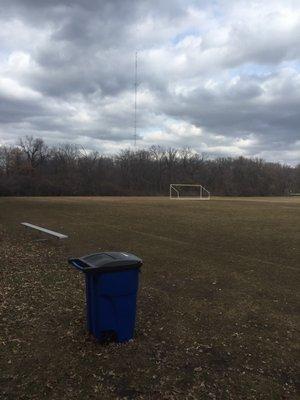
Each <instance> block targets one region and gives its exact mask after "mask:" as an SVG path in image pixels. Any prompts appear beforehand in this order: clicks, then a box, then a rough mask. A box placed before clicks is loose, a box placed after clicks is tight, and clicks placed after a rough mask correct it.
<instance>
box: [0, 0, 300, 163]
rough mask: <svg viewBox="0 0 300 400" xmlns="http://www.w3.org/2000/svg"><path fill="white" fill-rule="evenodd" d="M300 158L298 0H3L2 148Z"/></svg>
mask: <svg viewBox="0 0 300 400" xmlns="http://www.w3.org/2000/svg"><path fill="white" fill-rule="evenodd" d="M135 51H138V102H137V103H138V104H137V105H138V112H137V131H138V135H139V140H138V146H139V147H146V146H149V145H152V144H156V145H163V146H172V147H187V146H188V147H191V148H193V149H195V150H196V151H198V152H201V153H205V154H206V155H208V156H212V157H215V156H227V155H230V156H238V155H244V156H255V157H262V158H265V159H267V160H270V161H280V162H285V163H289V164H293V165H295V164H296V163H298V162H300V129H299V126H300V0H267V1H265V0H264V1H263V0H261V1H251V0H245V1H242V0H241V1H240V0H163V1H162V0H160V1H158V0H152V1H151V0H148V1H147V0H135V1H134V0H0V144H14V143H15V142H16V141H17V139H18V138H19V137H21V136H24V135H34V136H38V137H42V138H43V139H44V140H45V141H46V142H47V143H48V144H56V143H58V142H72V143H77V144H80V145H83V146H84V147H86V148H88V149H96V150H99V151H100V152H106V153H114V152H116V151H118V150H119V149H121V148H125V147H128V146H133V134H134V58H135Z"/></svg>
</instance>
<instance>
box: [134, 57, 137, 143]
mask: <svg viewBox="0 0 300 400" xmlns="http://www.w3.org/2000/svg"><path fill="white" fill-rule="evenodd" d="M137 56H138V52H137V51H136V52H135V63H134V146H136V141H137V129H136V128H137V123H136V117H137V113H136V111H137V86H138V84H137Z"/></svg>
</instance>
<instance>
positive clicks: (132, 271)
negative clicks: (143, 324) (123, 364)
mask: <svg viewBox="0 0 300 400" xmlns="http://www.w3.org/2000/svg"><path fill="white" fill-rule="evenodd" d="M68 261H69V263H70V264H71V265H72V266H74V267H75V268H77V269H79V270H80V271H82V272H84V273H85V281H86V316H87V328H88V331H89V332H90V333H91V334H92V335H93V336H94V337H96V338H97V339H98V340H100V341H103V340H105V339H107V338H108V337H110V336H114V337H115V339H116V341H117V342H126V341H128V340H130V339H132V338H133V335H134V327H135V316H136V299H137V292H138V286H139V272H140V268H141V266H142V264H143V262H142V260H141V259H140V258H138V257H136V256H135V255H133V254H130V253H126V252H107V253H96V254H90V255H87V256H84V257H81V258H69V260H68Z"/></svg>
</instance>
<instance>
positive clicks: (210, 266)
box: [0, 197, 300, 400]
mask: <svg viewBox="0 0 300 400" xmlns="http://www.w3.org/2000/svg"><path fill="white" fill-rule="evenodd" d="M233 200H234V201H233ZM23 221H26V222H31V223H33V224H37V225H41V226H46V227H48V228H50V229H53V230H56V231H59V232H62V233H65V234H67V235H69V236H70V239H67V240H66V241H57V240H54V239H51V240H48V241H35V239H36V238H38V237H40V236H39V234H38V233H36V232H33V231H29V230H25V229H24V228H23V227H21V226H20V222H23ZM299 244H300V198H250V199H249V198H244V199H240V198H239V199H237V198H236V199H230V198H218V199H213V200H211V201H176V200H172V201H170V200H169V199H167V198H116V197H114V198H66V197H64V198H0V255H1V282H0V295H1V304H0V313H1V326H0V349H1V350H0V351H1V357H0V360H1V361H0V371H1V372H0V390H1V391H2V393H1V395H0V398H1V399H3V400H4V399H14V400H15V399H42V398H43V399H55V400H56V399H57V400H58V399H59V400H63V399H72V400H73V399H101V400H106V399H130V400H131V399H149V400H152V399H153V400H156V399H157V400H160V399H170V400H173V399H233V400H239V399H255V400H257V399H264V400H266V399H272V400H273V399H275V400H276V399H288V400H290V399H298V398H299V392H297V350H299V342H300V341H299V331H298V333H297V326H298V327H299V313H297V312H298V310H299V297H298V293H299V283H300V282H299V264H300V245H299ZM105 250H117V251H118V250H123V251H129V252H132V253H134V254H137V255H138V256H140V257H141V258H143V260H144V266H143V273H142V274H141V285H140V292H139V300H138V318H137V327H136V338H135V340H134V341H132V342H129V343H127V344H122V345H117V344H113V343H111V344H108V345H101V344H99V343H96V342H95V341H94V340H93V339H92V338H90V337H89V336H88V335H87V333H86V331H85V315H84V310H85V299H84V277H83V275H81V274H80V273H78V272H76V271H74V270H73V269H71V268H70V267H69V266H68V264H67V261H66V260H67V258H68V257H69V256H81V255H84V254H87V253H89V252H97V251H105ZM297 307H298V309H297Z"/></svg>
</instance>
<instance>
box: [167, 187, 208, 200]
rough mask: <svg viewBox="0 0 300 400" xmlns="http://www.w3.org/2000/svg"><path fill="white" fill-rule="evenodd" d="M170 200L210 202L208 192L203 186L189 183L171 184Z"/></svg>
mask: <svg viewBox="0 0 300 400" xmlns="http://www.w3.org/2000/svg"><path fill="white" fill-rule="evenodd" d="M170 199H171V200H173V199H176V200H210V192H209V191H208V190H207V189H205V187H204V186H202V185H199V184H189V183H171V184H170Z"/></svg>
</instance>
